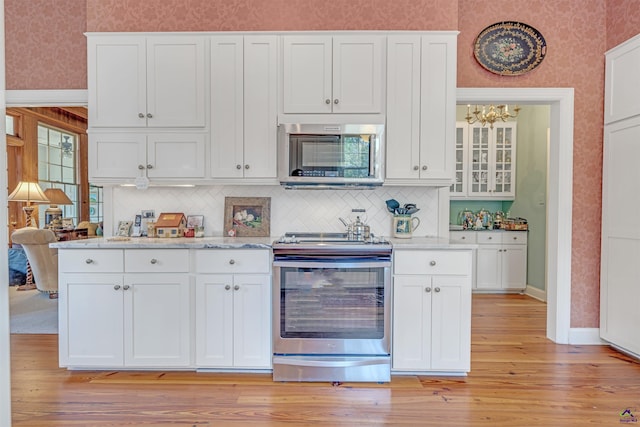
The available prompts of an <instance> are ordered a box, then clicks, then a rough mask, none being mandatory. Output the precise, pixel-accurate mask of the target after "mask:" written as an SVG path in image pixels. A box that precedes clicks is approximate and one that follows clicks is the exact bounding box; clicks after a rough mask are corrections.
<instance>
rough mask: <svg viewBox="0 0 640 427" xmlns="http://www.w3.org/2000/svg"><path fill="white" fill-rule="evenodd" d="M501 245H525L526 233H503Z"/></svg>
mask: <svg viewBox="0 0 640 427" xmlns="http://www.w3.org/2000/svg"><path fill="white" fill-rule="evenodd" d="M502 243H504V244H512V245H517V244H522V245H524V244H526V243H527V232H526V231H504V232H503V233H502Z"/></svg>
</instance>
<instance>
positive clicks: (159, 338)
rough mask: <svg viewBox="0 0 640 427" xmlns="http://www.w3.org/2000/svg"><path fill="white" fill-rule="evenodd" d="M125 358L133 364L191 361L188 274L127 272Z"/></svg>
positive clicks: (171, 363) (160, 365)
mask: <svg viewBox="0 0 640 427" xmlns="http://www.w3.org/2000/svg"><path fill="white" fill-rule="evenodd" d="M123 289H124V291H123V292H124V355H125V357H124V359H125V365H126V366H130V367H136V366H138V367H178V366H188V365H189V363H190V357H189V355H190V339H189V334H190V331H191V322H190V297H189V277H188V276H187V275H186V274H148V273H147V274H143V273H141V274H127V275H125V279H124V286H123Z"/></svg>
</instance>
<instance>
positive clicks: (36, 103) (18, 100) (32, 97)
mask: <svg viewBox="0 0 640 427" xmlns="http://www.w3.org/2000/svg"><path fill="white" fill-rule="evenodd" d="M88 102H89V95H88V93H87V90H86V89H60V90H58V89H54V90H50V89H47V90H8V91H6V103H7V107H51V106H56V107H86V106H87V103H88Z"/></svg>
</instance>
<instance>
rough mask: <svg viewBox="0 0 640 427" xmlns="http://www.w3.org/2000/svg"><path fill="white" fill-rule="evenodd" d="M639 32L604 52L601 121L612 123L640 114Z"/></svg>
mask: <svg viewBox="0 0 640 427" xmlns="http://www.w3.org/2000/svg"><path fill="white" fill-rule="evenodd" d="M639 71H640V36H636V37H634V38H632V39H630V40H627V41H626V42H624V43H622V44H620V45H618V46H616V47H614V48H613V49H611V50H610V51H609V52H607V54H606V73H605V84H604V98H605V103H604V122H605V124H609V123H613V122H615V121H618V120H622V119H625V118H630V117H633V116H637V115H639V114H640V104H639V103H638V99H640V85H638V72H639Z"/></svg>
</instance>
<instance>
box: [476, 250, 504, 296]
mask: <svg viewBox="0 0 640 427" xmlns="http://www.w3.org/2000/svg"><path fill="white" fill-rule="evenodd" d="M500 250H501V247H500V245H480V246H478V249H477V253H476V259H477V261H478V262H477V266H476V289H479V290H489V289H493V290H495V289H500V288H501V287H502V286H501V283H502V282H501V274H502V266H501V261H502V257H501V254H502V252H500Z"/></svg>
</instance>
